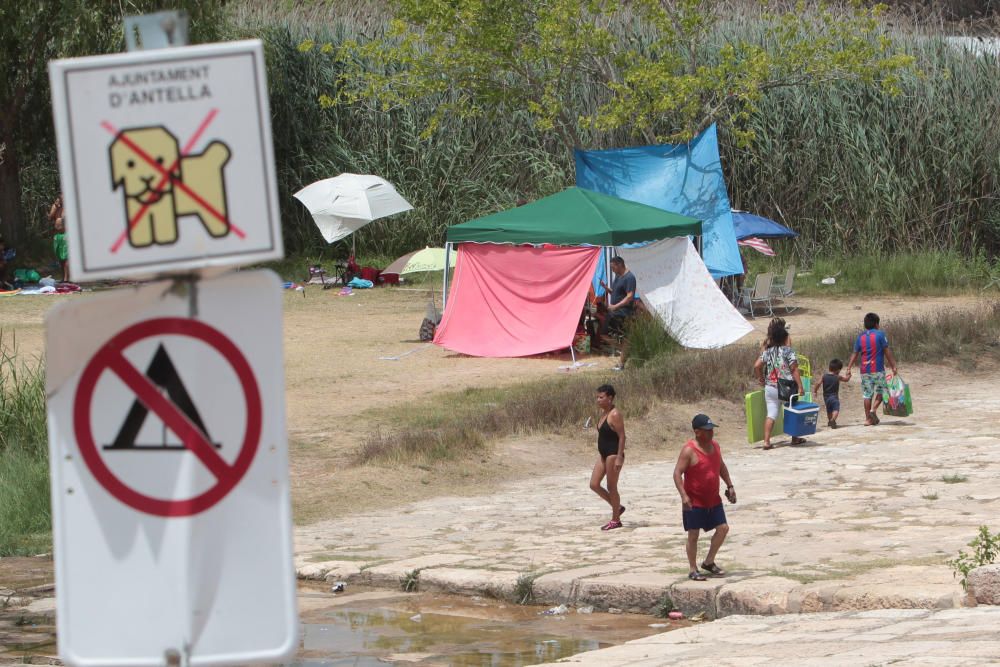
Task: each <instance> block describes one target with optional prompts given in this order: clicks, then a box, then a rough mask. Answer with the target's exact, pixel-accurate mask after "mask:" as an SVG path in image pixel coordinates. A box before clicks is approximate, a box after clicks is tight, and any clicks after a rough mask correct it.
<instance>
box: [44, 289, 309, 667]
mask: <svg viewBox="0 0 1000 667" xmlns="http://www.w3.org/2000/svg"><path fill="white" fill-rule="evenodd" d="M196 298H197V309H198V312H199V313H200V314H199V315H198V317H197V318H193V317H191V308H192V298H191V297H190V296H188V295H181V294H178V293H177V290H175V289H173V286H172V284H171V283H169V282H158V283H151V284H149V285H145V286H143V287H141V288H139V289H136V290H129V291H124V290H116V291H114V292H108V293H105V294H101V295H97V296H93V297H90V298H87V299H81V300H74V301H72V302H67V303H62V304H59V305H58V306H57V307H56V308H54V309H53V310H52V311H50V314H49V315H48V317H47V318H46V331H47V336H48V340H47V341H46V346H47V354H48V357H47V360H46V365H47V369H46V391H47V395H48V426H49V452H50V459H51V467H52V507H53V524H54V526H53V534H54V538H55V545H54V547H55V549H54V553H55V564H56V586H57V591H58V595H57V598H56V603H57V606H58V622H59V632H58V640H59V652H60V655H61V656H63V657H64V658H65V659H66V661H67V662H68V663H70V664H72V665H112V664H120V665H126V664H127V665H162V664H164V663H165V662H168V661H167V659H166V656H167V655H168V654H170V653H171V652H176V653H178V654H182V656H184V657H186V659H187V660H188V661H189V662H190V663H191V664H193V665H208V664H244V663H248V662H280V661H281V659H282V658H284V657H287V656H289V654H290V653H291V652H292V651H293V650H294V648H295V646H296V644H297V641H298V633H297V614H296V609H295V582H294V567H293V562H292V544H291V516H290V515H291V512H290V502H289V482H288V461H287V456H288V453H287V439H286V434H285V433H286V431H285V419H284V401H285V392H284V371H283V364H282V351H281V350H282V345H281V336H282V328H281V319H282V318H281V309H282V303H281V290H280V287H279V280H278V278H277V276H275V275H274V274H273V273H271V272H269V271H254V272H241V273H234V274H228V275H225V276H223V277H220V278H216V279H213V280H206V281H201V282H200V283H199V285H198V290H197V297H196ZM67 331H71V332H73V334H72V336H69V337H67V336H66V335H65V332H67ZM185 654H186V656H185Z"/></svg>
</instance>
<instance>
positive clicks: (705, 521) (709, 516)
mask: <svg viewBox="0 0 1000 667" xmlns="http://www.w3.org/2000/svg"><path fill="white" fill-rule="evenodd" d="M681 514H682V515H683V518H684V530H715V528H716V527H718V526H721V525H722V524H724V523H726V510H724V509H722V503H719V504H718V505H716V506H715V507H692V508H691V509H689V510H682V511H681Z"/></svg>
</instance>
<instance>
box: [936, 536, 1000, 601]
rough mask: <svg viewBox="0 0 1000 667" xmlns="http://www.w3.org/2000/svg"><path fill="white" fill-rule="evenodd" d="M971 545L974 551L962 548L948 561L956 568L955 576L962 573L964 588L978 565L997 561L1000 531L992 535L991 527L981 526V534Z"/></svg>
mask: <svg viewBox="0 0 1000 667" xmlns="http://www.w3.org/2000/svg"><path fill="white" fill-rule="evenodd" d="M969 546H970V547H972V553H968V554H967V553H965V551H961V550H960V551H959V552H958V556H957V557H956V558H955V559H954V560H950V561H948V565H950V566H951V568H952V569H953V570H955V576H956V577H957V576H958V575H960V574H961V575H962V582H961V583H962V590H965V589H966V588H967V586H968V583H969V582H968V578H969V573H970V572H972V571H973V570H974V569H976V568H977V567H982V566H983V565H990V564H992V563H995V562H996V560H997V558H998V557H1000V533H998V534H996V535H991V534H990V529H989V527H987V526H980V527H979V534H978V535H977V536H976V537H975V538H974V539H973V540H972V541H971V542H969Z"/></svg>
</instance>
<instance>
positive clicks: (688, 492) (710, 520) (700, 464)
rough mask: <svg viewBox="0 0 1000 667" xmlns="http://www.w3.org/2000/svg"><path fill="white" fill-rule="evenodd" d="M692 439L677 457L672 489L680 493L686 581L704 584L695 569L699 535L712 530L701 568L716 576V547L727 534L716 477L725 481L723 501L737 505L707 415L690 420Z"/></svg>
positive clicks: (727, 526)
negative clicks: (686, 560)
mask: <svg viewBox="0 0 1000 667" xmlns="http://www.w3.org/2000/svg"><path fill="white" fill-rule="evenodd" d="M691 428H692V429H694V439H693V440H688V441H687V443H686V444H685V445H684V447H683V448H682V449H681V453H680V456H678V457H677V465H676V466H674V486H676V487H677V492H678V493H679V494H681V517H682V520H683V522H684V530H685V531H687V558H688V567H689V570H688V579H692V580H694V581H705V575H703V574H702V573H701V572H700V571H699V570H698V536H699V535H700V533H701V531H703V530H704V531H705V532H706V533H707V532H708V531H710V530H714V531H715V534H713V535H712V541H711V543H710V545H709V547H708V555H706V556H705V560H704V561H703V562H702V564H701V569H702V570H705V571H706V572H708V573H709V574H713V575H715V576H717V577H721V576H724V575H725V574H726V573H725V571H724V570H723V569H722V568H720V567H719V566H718V565H716V564H715V557H716V555H717V554H718V553H719V548H720V547H721V546H722V543H723V542H724V541H725V540H726V535H728V534H729V524H728V523H727V522H726V511H725V510H724V509H723V507H722V498H720V497H719V478H720V477H721V478H722V479H723V480H724V481H725V482H726V498H727V499H728V500H729V502H731V503H735V502H736V487H734V486H733V480H732V478H731V477H730V476H729V469H728V468H727V467H726V463H725V462H724V461H723V460H722V449H721V448H720V447H719V443H718V442H716V441H715V440H714V439H713V436H714V435H715V428H716V426H715V424H713V423H712V420H711V419H709V418H708V416H707V415H695V417H694V419H692V420H691Z"/></svg>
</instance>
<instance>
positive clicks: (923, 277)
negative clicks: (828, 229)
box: [747, 252, 1000, 296]
mask: <svg viewBox="0 0 1000 667" xmlns="http://www.w3.org/2000/svg"><path fill="white" fill-rule="evenodd" d="M754 255H757V253H754ZM748 263H749V265H750V272H751V274H752V276H751V281H748V282H747V285H752V284H753V283H752V279H753V276H755V275H757V274H760V273H765V272H771V273H773V274H774V279H775V281H776V282H781V281H783V280H784V278H785V272H786V271H787V270H788V266H789V264H790V262H788V260H787V255H785V256H784V257H782V253H780V252H779V255H778V257H775V258H771V257H764V256H763V255H757V256H754V257H750V258H748ZM797 273H799V274H800V275H797V276H796V278H795V293H796V294H800V295H805V296H831V295H855V294H865V295H873V294H906V295H914V296H929V295H945V294H954V293H956V292H972V291H980V290H983V289H984V288H986V289H989V290H991V291H995V290H997V289H1000V264H998V263H997V262H996V261H990V260H989V259H987V258H986V257H985V256H984V255H978V256H976V257H972V258H969V257H965V256H963V255H961V254H959V253H957V252H923V253H901V254H897V255H891V256H888V257H886V256H879V255H868V256H846V257H844V256H827V257H817V258H815V259H814V260H813V261H812V264H811V265H810V266H804V267H803V266H797ZM803 273H804V274H806V275H802V274H803ZM827 277H832V278H834V279H835V280H836V283H834V284H833V285H824V284H822V280H823V279H824V278H827ZM994 277H996V278H997V280H996V281H994Z"/></svg>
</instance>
